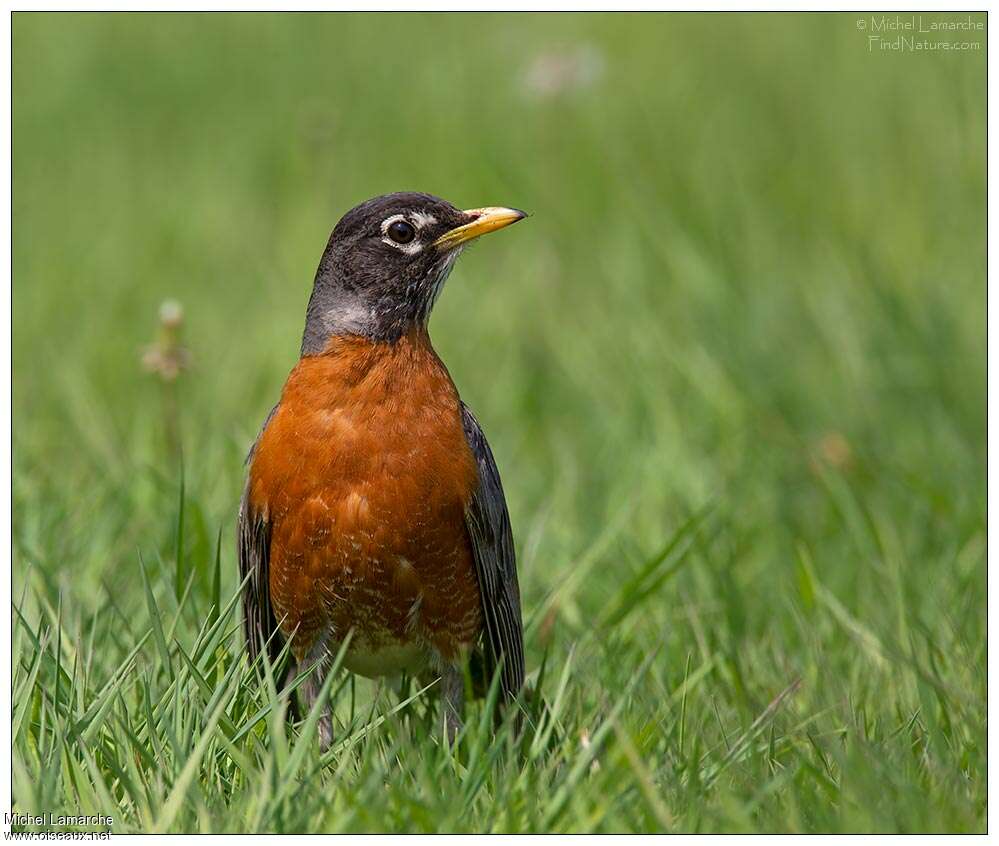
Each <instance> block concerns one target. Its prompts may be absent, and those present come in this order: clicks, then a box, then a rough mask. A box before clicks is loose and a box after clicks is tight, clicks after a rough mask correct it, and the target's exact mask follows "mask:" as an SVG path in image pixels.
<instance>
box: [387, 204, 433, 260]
mask: <svg viewBox="0 0 999 846" xmlns="http://www.w3.org/2000/svg"><path fill="white" fill-rule="evenodd" d="M421 217H423V218H426V215H421ZM400 220H401V221H403V222H404V223H408V224H409V225H410V226H412V227H413V228H414V229H415V230H416V236H415V237H414V238H413V240H412V241H409V242H408V243H406V244H400V243H399V242H398V241H393V240H392V238H391V237H389V234H388V230H389V227H390V226H391V225H392V224H393V223H397V222H398V221H400ZM421 225H422V224H421V223H418V222H415V221H412V220H409V219H407V217H406V215H404V214H394V215H392V217H387V218H385V220H383V221H382V227H381V228H382V243H384V244H388V245H389V246H390V247H395V248H396V249H397V250H399V251H400V252H403V253H405V254H406V255H408V256H415V255H416V254H417V253H419V252H422V250H423V244H422V243H421V241H420V237H419V233H420V226H421Z"/></svg>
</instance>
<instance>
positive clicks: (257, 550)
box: [236, 406, 284, 662]
mask: <svg viewBox="0 0 999 846" xmlns="http://www.w3.org/2000/svg"><path fill="white" fill-rule="evenodd" d="M276 410H277V406H275V407H274V408H273V409H271V413H270V414H268V415H267V419H266V420H265V421H264V425H263V427H261V430H260V435H258V436H257V440H256V441H254V443H253V446H252V447H251V448H250V454H249V455H247V457H246V464H247V465H249V464H250V463H251V462H252V461H253V453H254V452H255V451H256V448H257V443H259V441H260V436H261V435H263V433H264V430H265V429H266V428H267V424H268V423H270V421H271V418H272V417H273V416H274V412H275V411H276ZM249 493H250V484H249V480H247V483H246V485H245V487H244V488H243V496H242V498H241V499H240V503H239V517H238V519H237V527H236V528H237V532H236V549H237V552H238V555H239V577H240V581H241V582H242V581H245V582H246V585H245V586H244V588H243V634H244V636H245V638H246V651H247V654H248V655H249V657H250V661H251V662H252V661H254V660H255V659H256V657H257V656H258V655H259V654H260V652H261V650H262V649H264V648H266V649H267V652H268V655H269V657H270V659H271V661H276V660H277V658H278V655H279V654H280V652H281V649H282V647H283V646H284V638H283V637H282V636H281V632H280V631H279V629H278V625H277V620H275V618H274V611H273V610H272V608H271V596H270V545H271V527H270V523H269V522H268V520H267V519H266V517H265V516H264V515H262V514H259V513H257V512H256V511H255V510H254V509H253V507H252V505H251V504H250V496H249Z"/></svg>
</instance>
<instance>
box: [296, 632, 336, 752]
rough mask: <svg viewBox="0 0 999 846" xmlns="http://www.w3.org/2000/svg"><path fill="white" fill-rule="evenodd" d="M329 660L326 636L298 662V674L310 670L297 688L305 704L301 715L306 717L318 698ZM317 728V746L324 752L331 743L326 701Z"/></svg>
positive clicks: (331, 716) (329, 718)
mask: <svg viewBox="0 0 999 846" xmlns="http://www.w3.org/2000/svg"><path fill="white" fill-rule="evenodd" d="M329 660H330V654H329V651H328V649H327V648H326V638H322V639H321V640H320V641H319V642H318V643H316V645H315V646H314V647H313V648H312V649H311V650H310V651H309V654H308V655H306V657H305V658H304V659H302V660H301V661H300V662H299V664H298V673H299V675H300V674H302V673H304V672H308V671H309V670H311V673H310V674H309V677H308V678H307V679H306V680H305V681H304V682H303V683H302V686H301V687H300V688H299V690H300V691H301V692H302V699H303V700H304V706H305V707H304V708H303V709H302V710H303V716H304V717H306V718H308V716H309V714H310V713H312V708H313V706H314V705H315V703H316V699H318V698H319V694H320V692H321V691H322V689H323V683H324V682H325V681H326V675H327V673H328V672H329V668H328V667H327V666H326V665H327V662H328V661H329ZM317 728H318V731H319V748H320V750H321V751H323V752H325V751H326V750H328V749H329V748H330V746H331V745H332V743H333V714H332V712H331V711H330V704H329V702H328V701H327V702H324V703H323V705H322V712H321V713H320V715H319V723H318V726H317Z"/></svg>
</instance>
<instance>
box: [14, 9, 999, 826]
mask: <svg viewBox="0 0 999 846" xmlns="http://www.w3.org/2000/svg"><path fill="white" fill-rule="evenodd" d="M856 17H857V16H856V15H842V16H836V15H815V16H808V17H795V16H783V15H768V16H725V15H715V16H703V15H684V16H634V15H630V16H619V17H607V16H585V15H572V16H562V17H554V16H539V17H528V16H524V15H508V16H499V17H496V16H489V17H483V16H470V15H453V16H441V15H435V16H391V17H384V16H344V17H306V16H289V17H266V16H242V17H229V18H221V17H215V16H207V17H204V16H202V17H194V16H184V15H176V16H156V17H132V16H113V17H100V16H43V15H24V14H19V15H16V16H15V18H14V23H13V40H14V47H13V49H14V61H13V73H14V124H13V144H14V163H13V180H14V183H13V190H14V240H13V250H14V252H13V272H14V287H13V298H14V341H13V355H14V479H13V496H14V506H13V508H14V514H13V519H14V522H13V528H14V562H13V605H14V608H13V612H12V614H13V655H12V672H13V683H12V684H13V687H12V693H13V701H14V718H13V720H14V721H13V804H14V809H15V810H17V811H31V812H54V813H85V812H89V813H96V812H102V813H106V814H110V815H112V816H113V818H114V830H115V831H117V832H130V831H146V830H152V829H165V830H171V831H193V830H202V831H222V830H230V831H246V830H253V831H257V830H263V831H271V830H274V831H315V830H330V831H362V830H389V831H527V830H530V831H574V832H584V831H604V832H607V831H664V830H665V831H702V832H703V831H812V832H816V831H931V830H932V831H983V830H984V828H985V809H986V784H985V773H986V758H985V755H986V752H985V729H986V726H985V720H986V709H985V696H986V669H985V666H986V665H985V650H986V643H985V634H986V625H985V622H986V621H985V447H986V428H985V423H986V411H985V309H984V306H985V296H984V295H985V286H984V277H985V244H986V240H985V239H986V231H985V216H984V211H985V52H984V49H982V50H980V51H977V52H967V53H950V54H943V53H932V54H915V53H911V54H910V53H903V54H898V53H893V54H879V53H869V52H868V50H867V42H866V38H865V37H864V36H863V35H862V34H861V33H860V32H858V31H857V29H856V26H855V21H856ZM973 37H974V38H978V39H981V40H982V42H983V43H984V34H979V35H977V36H973ZM552 54H554V55H556V56H563V57H566V56H567V57H568V58H567V59H563V60H562V62H561V65H560V64H559V62H558V61H556V62H554V63H553V62H552V61H549V62H548V65H547V66H548V67H549V68H550V67H551V66H552V65H553V64H554V65H556V66H557V67H565V66H572V63H573V62H578V63H579V64H581V65H583V70H584V71H586V72H584V73H582V77H581V80H580V84H579V85H577V86H575V87H569V88H568V89H567V90H558V91H548V92H547V93H546V91H537V90H534V91H532V90H530V86H529V84H528V82H527V81H526V80H527V79H528V78H529V77H530V70H529V69H530V68H531V67H532V65H533V64H534V63H535V62H536V61H538V57H544V56H545V55H552ZM557 67H556V69H557ZM587 68H589V70H588V71H587V70H586V69H587ZM544 72H545V65H544V63H542V66H541V69H540V70H538V69H537V68H535V75H534V77H530V78H534V79H537V78H538V75H539V74H541V75H543V73H544ZM401 189H419V190H425V191H430V192H433V193H436V194H439V195H441V196H444V197H446V198H448V199H450V200H452V201H454V202H456V203H458V204H460V205H464V206H477V205H483V204H509V205H514V206H517V207H521V208H526V209H528V210H529V211H531V212H532V213H533V216H532V217H531V219H530V220H528V221H526V222H524V223H522V224H520V225H519V226H517V227H516V228H514V229H511V230H509V231H508V232H503V233H501V234H498V235H496V236H494V237H491V238H489V239H486V240H485V241H484V242H483V243H482V244H481V245H479V246H478V247H477V248H476V249H474V250H473V251H471V252H470V253H469V254H468V255H466V256H465V257H464V258H463V259H462V260H461V262H460V263H459V266H458V268H457V269H456V271H455V273H454V275H453V276H452V278H451V280H450V282H449V283H448V286H447V288H446V290H445V292H444V294H443V296H442V298H441V301H440V303H439V304H438V307H437V309H436V313H435V316H434V319H433V321H432V324H431V331H432V335H433V337H434V340H435V344H436V346H437V348H438V351H439V352H440V354H441V356H442V358H443V359H444V360H445V361H446V362H447V364H448V366H449V368H450V369H451V373H452V375H453V377H454V379H455V381H456V383H457V384H458V386H459V389H460V390H461V392H462V395H463V397H464V399H465V400H466V401H467V402H468V403H469V405H471V407H472V408H474V409H475V411H476V413H477V415H478V416H479V418H480V420H481V421H482V423H483V426H484V428H485V430H486V432H487V434H488V436H489V438H490V441H491V443H492V445H493V448H494V451H495V453H496V456H497V460H498V463H499V466H500V469H501V472H502V474H503V479H504V483H505V487H506V492H507V498H508V500H509V504H510V509H511V513H512V518H513V524H514V531H515V536H516V541H517V547H518V553H519V561H520V572H521V583H522V586H523V595H524V605H525V616H526V620H527V623H528V631H527V636H526V637H527V649H528V664H529V670H531V672H532V683H533V684H535V685H537V686H539V687H540V688H541V690H542V692H543V695H544V697H545V699H546V700H547V702H548V703H549V704H550V710H549V711H548V712H547V713H546V716H545V717H544V718H543V719H542V721H541V722H540V723H539V724H536V726H535V727H534V728H531V729H529V730H528V731H527V733H526V734H525V736H524V737H523V739H522V741H521V742H520V744H519V745H518V744H517V743H516V742H515V741H514V739H513V737H512V735H511V733H510V732H509V731H508V730H504V731H502V732H501V733H500V734H499V736H498V737H497V738H496V739H495V740H494V739H492V736H491V733H490V731H489V729H488V720H487V715H486V714H485V713H484V711H483V708H482V706H481V705H477V706H475V707H473V708H471V709H470V710H469V713H468V726H467V732H466V734H465V735H464V736H463V738H462V740H461V742H460V743H459V745H458V747H457V749H456V750H455V752H454V753H453V754H452V753H451V752H450V751H449V750H448V749H447V747H446V745H445V744H443V743H442V742H441V739H440V732H439V731H438V730H437V724H436V720H435V717H434V713H435V712H434V707H435V706H434V700H433V699H432V697H431V693H432V691H431V692H426V693H423V694H419V695H418V693H419V692H418V691H417V690H416V689H415V688H410V689H409V692H408V693H407V692H402V693H400V691H398V690H396V689H392V688H390V687H387V686H381V687H378V686H375V685H374V684H372V683H369V682H366V681H364V680H358V681H357V682H356V684H354V683H346V684H344V685H342V686H341V680H339V679H338V680H337V681H336V685H337V686H336V687H334V688H333V689H332V690H331V695H332V696H334V697H335V699H336V703H337V714H338V719H339V721H340V727H339V731H338V745H337V746H335V747H334V748H333V750H331V752H330V753H328V754H327V755H325V756H322V755H321V754H320V752H319V749H318V745H317V743H316V742H315V734H314V727H313V726H312V725H311V724H309V723H308V722H306V723H304V724H302V725H299V726H296V727H293V728H288V729H286V728H285V726H284V723H283V720H282V717H281V712H282V709H283V708H284V706H285V704H286V703H285V701H284V700H278V701H277V704H275V703H276V699H277V697H275V695H274V691H273V690H268V689H267V688H266V686H265V687H263V688H261V687H260V686H258V685H257V684H256V683H255V682H254V681H253V677H254V676H253V672H252V671H251V670H248V669H247V667H246V666H245V661H244V660H243V658H242V653H241V638H240V634H239V631H238V614H237V613H236V611H235V608H234V603H235V602H236V591H237V588H238V586H237V580H236V564H235V552H234V546H233V536H234V521H235V510H236V505H237V501H238V497H239V493H240V489H241V479H242V473H243V468H242V461H243V457H244V455H245V453H246V450H247V447H248V446H249V444H250V442H251V441H252V439H253V437H254V435H255V434H256V431H257V428H258V427H259V425H260V423H261V421H262V419H263V417H264V415H265V414H266V412H267V410H268V409H269V408H270V406H271V404H272V403H273V402H274V400H275V399H276V397H277V395H278V392H279V390H280V387H281V384H282V381H283V379H284V377H285V375H286V373H287V371H288V370H289V369H290V368H291V366H292V365H293V363H294V361H295V357H296V351H297V348H298V342H299V338H300V333H301V328H302V322H303V314H304V307H305V302H306V298H307V296H308V292H309V287H310V284H311V281H312V275H313V272H314V270H315V266H316V264H317V262H318V259H319V256H320V253H321V250H322V247H323V245H324V243H325V239H326V237H327V236H328V233H329V230H330V228H331V227H332V225H333V223H334V222H335V221H336V219H337V218H338V217H339V215H340V214H342V213H343V212H344V211H345V210H346V209H347V208H349V207H350V206H352V205H353V204H355V203H356V202H358V201H360V200H363V199H366V198H367V197H370V196H373V195H376V194H380V193H383V192H386V191H391V190H401ZM168 298H175V299H177V300H179V301H180V302H181V303H182V304H183V306H184V309H185V322H184V327H183V332H184V343H185V344H186V346H187V347H188V348H189V350H190V353H191V367H190V369H189V370H187V371H185V372H184V373H183V374H182V375H181V378H180V379H179V381H178V383H177V400H178V407H179V410H180V411H179V413H180V424H181V431H182V437H183V449H184V496H183V509H182V512H181V513H182V515H183V520H182V521H181V520H179V519H178V518H179V516H180V514H179V507H178V506H179V503H180V500H181V474H180V468H179V466H178V463H177V462H176V461H175V460H172V459H171V457H170V453H169V452H168V451H167V450H166V448H165V446H164V437H165V435H164V425H165V421H164V414H165V411H164V408H165V405H164V397H163V396H162V391H161V388H162V386H161V385H160V384H159V383H158V382H157V379H156V378H155V377H154V376H152V375H150V374H148V373H145V372H143V370H142V368H141V366H140V355H141V350H142V348H143V347H144V345H146V344H148V343H150V342H151V341H152V339H153V338H154V336H155V333H156V331H157V330H156V326H157V318H156V314H157V309H158V307H159V304H160V302H161V301H163V300H165V299H168ZM181 526H182V530H181ZM220 537H221V547H220V549H219V551H218V556H216V549H217V541H218V539H219V538H220ZM178 547H179V548H178ZM178 582H179V584H180V587H181V591H180V598H178V592H177V590H176V584H177V583H178ZM542 666H544V668H545V669H544V676H543V678H540V679H539V678H538V677H537V674H538V671H539V668H540V667H542Z"/></svg>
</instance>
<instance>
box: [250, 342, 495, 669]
mask: <svg viewBox="0 0 999 846" xmlns="http://www.w3.org/2000/svg"><path fill="white" fill-rule="evenodd" d="M476 484H477V471H476V465H475V460H474V458H473V456H472V453H471V450H470V449H469V446H468V443H467V441H466V438H465V434H464V430H463V427H462V418H461V406H460V402H459V399H458V393H457V391H456V390H455V387H454V385H453V383H452V382H451V379H450V376H449V375H448V373H447V370H446V369H445V368H444V365H443V364H442V363H441V362H440V359H438V358H437V355H436V354H435V353H434V351H433V349H432V348H431V346H430V341H429V339H428V338H427V336H426V333H425V332H413V333H411V334H410V335H407V336H405V337H403V338H401V339H400V340H398V341H396V342H394V343H376V342H372V341H368V340H364V339H361V338H336V339H334V340H332V341H331V342H330V344H329V346H328V347H327V348H326V350H325V352H324V354H323V355H317V356H309V357H306V358H303V359H302V360H301V361H300V362H299V363H298V365H297V366H296V367H295V369H294V370H292V372H291V375H290V376H289V377H288V381H287V383H286V384H285V387H284V391H283V393H282V396H281V402H280V404H279V405H278V407H277V409H276V411H275V412H274V415H273V416H272V417H271V419H270V422H269V423H268V425H267V427H266V429H265V430H264V432H263V433H262V435H261V438H260V441H259V443H258V444H257V448H256V451H255V453H254V456H253V461H252V465H251V467H250V481H249V504H250V507H251V508H252V509H253V510H254V511H255V512H257V513H258V514H261V515H263V516H264V517H265V519H266V520H268V521H269V523H270V526H271V536H270V596H271V602H272V605H273V609H274V614H275V617H276V618H277V620H278V621H279V624H280V627H281V630H282V631H283V633H284V634H285V635H286V636H289V637H290V636H292V635H293V634H294V637H293V638H292V651H293V652H294V653H295V654H296V656H297V657H299V658H303V657H305V656H306V655H307V654H308V653H309V651H310V649H312V648H313V646H314V645H316V644H317V643H319V642H323V643H325V645H326V647H327V648H330V649H332V651H334V652H335V650H336V644H337V643H338V642H339V641H340V640H341V639H342V638H343V637H344V636H345V635H346V634H347V632H348V631H349V630H351V629H353V630H354V634H353V640H352V648H351V653H352V655H350V654H349V655H348V660H347V666H348V668H350V669H353V670H355V671H356V672H360V673H364V674H366V675H374V674H377V673H379V672H383V671H385V670H386V668H385V667H384V666H382V665H384V664H385V663H386V662H388V663H389V664H391V663H392V662H393V661H398V662H399V663H400V667H399V668H400V669H403V668H405V667H406V666H407V665H408V663H410V660H409V659H408V658H406V657H405V655H409V654H415V653H416V652H418V653H420V654H422V653H424V652H427V653H429V652H430V651H432V650H436V651H437V652H439V653H440V655H441V656H443V657H444V658H445V659H451V658H453V657H454V656H456V655H457V654H458V653H459V652H460V651H462V650H463V649H465V648H467V647H468V646H469V645H470V644H471V643H472V642H473V641H474V640H475V638H476V637H477V635H478V633H479V630H480V628H481V610H480V599H479V591H478V584H477V582H476V576H475V569H474V566H473V561H472V550H471V545H470V542H469V537H468V531H467V529H466V526H465V508H466V506H467V504H468V502H469V499H470V498H471V496H472V493H473V491H474V489H475V486H476ZM378 656H381V657H378ZM393 656H395V657H393ZM400 656H403V657H400ZM371 662H374V664H375V665H376V666H367V663H371ZM387 669H388V670H391V669H392V668H391V667H388V668H387Z"/></svg>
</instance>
